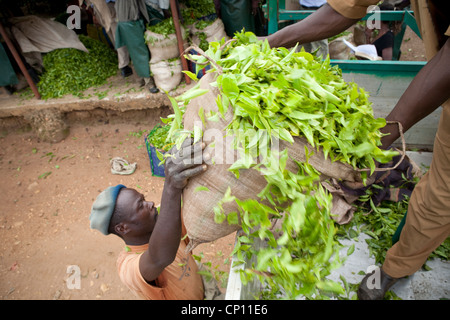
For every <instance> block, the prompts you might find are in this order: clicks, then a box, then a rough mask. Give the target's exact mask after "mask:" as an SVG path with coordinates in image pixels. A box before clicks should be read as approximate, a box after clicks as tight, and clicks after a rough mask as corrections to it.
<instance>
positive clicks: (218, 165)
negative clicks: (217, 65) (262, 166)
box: [182, 73, 360, 250]
mask: <svg viewBox="0 0 450 320" xmlns="http://www.w3.org/2000/svg"><path fill="white" fill-rule="evenodd" d="M214 77H215V74H214V73H207V74H206V75H205V76H204V77H202V78H201V80H200V88H202V89H209V92H208V93H206V94H204V95H202V96H199V97H197V98H194V99H192V100H191V101H190V103H189V105H188V106H187V107H186V113H185V115H184V127H185V129H187V130H193V128H194V125H196V126H198V127H201V128H202V130H203V133H204V136H203V142H205V143H206V148H205V150H204V152H207V153H210V154H211V161H209V162H207V163H208V170H207V171H206V172H205V173H203V174H201V175H200V176H197V177H194V178H191V179H190V180H189V182H188V185H187V186H186V188H185V189H184V191H183V209H182V210H183V221H184V225H185V227H186V231H187V234H188V237H189V239H190V243H189V246H188V248H187V250H192V249H193V248H195V247H196V246H197V245H198V244H200V243H204V242H211V241H214V240H217V239H219V238H221V237H224V236H226V235H228V234H231V233H233V232H234V231H236V230H239V229H240V226H239V225H230V224H228V223H227V222H226V221H224V222H223V223H221V224H217V223H215V222H214V211H213V208H214V207H215V206H216V205H217V203H218V202H219V201H220V200H221V199H222V198H223V195H224V194H225V192H226V190H227V189H228V187H230V188H231V194H232V195H234V196H236V197H238V198H239V199H241V200H245V199H257V195H258V193H259V192H260V191H261V190H262V189H263V188H264V187H265V186H266V184H267V182H266V180H265V178H264V176H263V175H261V174H260V173H259V172H258V171H256V170H254V169H247V170H240V177H239V179H236V177H235V175H234V174H233V173H232V172H230V171H228V168H229V167H230V166H231V164H232V163H233V162H232V159H235V160H236V159H237V153H236V151H235V150H234V149H233V148H232V147H231V143H232V140H233V138H232V137H226V136H225V128H226V126H227V125H228V124H229V123H230V122H231V121H232V119H233V111H232V108H231V107H229V108H228V112H227V113H226V115H225V117H224V119H220V120H219V121H218V122H213V121H208V120H206V121H205V125H203V124H202V121H201V119H200V116H199V110H200V108H203V111H204V114H205V115H208V114H209V113H210V111H211V110H212V111H215V112H218V107H217V105H216V103H215V101H216V97H217V95H218V94H219V91H218V89H217V88H215V87H212V86H210V83H211V82H213V81H215V79H214ZM212 142H214V143H213V144H212ZM305 145H308V143H307V142H306V140H305V139H302V138H295V143H294V144H293V145H291V144H289V143H287V142H286V143H284V142H283V143H281V144H280V150H284V148H288V153H289V155H290V157H292V158H294V159H296V160H298V161H305V148H304V146H305ZM309 150H310V151H311V150H314V149H313V147H312V146H310V145H309ZM212 160H214V161H215V163H214V164H213V162H212ZM230 160H231V162H230ZM309 163H310V164H311V165H313V166H314V167H315V168H316V169H317V170H319V171H320V172H321V173H322V174H323V175H324V176H327V177H333V178H336V179H338V180H340V179H343V180H347V181H360V174H359V173H358V172H356V171H354V170H353V168H352V167H351V166H349V165H346V164H343V163H341V162H331V161H330V160H329V159H324V157H323V155H322V154H321V153H320V152H317V151H315V152H314V155H312V156H311V157H310V158H309ZM287 168H288V169H289V170H291V171H293V172H297V170H298V166H297V164H296V163H295V162H294V161H293V160H290V159H289V160H288V162H287ZM199 186H204V187H207V188H208V189H209V191H198V190H197V191H196V188H197V187H199ZM223 209H224V211H225V214H227V213H230V212H237V213H239V210H238V206H237V205H236V203H235V202H229V203H225V204H224V205H223Z"/></svg>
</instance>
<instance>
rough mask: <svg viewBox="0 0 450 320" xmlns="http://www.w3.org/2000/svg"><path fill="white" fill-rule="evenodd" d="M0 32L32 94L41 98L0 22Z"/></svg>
mask: <svg viewBox="0 0 450 320" xmlns="http://www.w3.org/2000/svg"><path fill="white" fill-rule="evenodd" d="M0 33H1V35H2V37H3V39H5V42H6V45H7V46H8V48H9V50H10V51H11V53H12V55H13V56H14V59H15V60H16V62H17V64H18V65H19V68H20V70H21V71H22V73H23V75H24V76H25V79H26V80H27V82H28V85H29V86H30V88H31V90H33V93H34V96H35V97H36V98H37V99H41V95H40V94H39V91H38V89H37V87H36V85H35V84H34V82H33V79H31V76H30V74H29V73H28V71H27V68H25V65H24V64H23V62H22V59H21V58H20V56H19V53H18V52H17V50H16V48H15V47H14V45H13V43H12V42H11V40H10V39H9V37H8V35H7V34H6V31H5V29H4V28H3V25H2V23H1V22H0Z"/></svg>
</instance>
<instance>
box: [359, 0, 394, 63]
mask: <svg viewBox="0 0 450 320" xmlns="http://www.w3.org/2000/svg"><path fill="white" fill-rule="evenodd" d="M379 7H380V10H382V11H383V10H394V6H393V5H392V4H390V3H382V4H381V5H380V6H379ZM380 22H381V28H380V29H377V31H378V34H377V35H376V36H375V37H374V38H372V34H373V31H374V30H373V29H369V28H366V40H367V43H371V44H373V45H374V46H375V47H376V48H377V54H378V56H379V57H381V58H383V60H392V52H393V47H394V33H393V32H392V30H391V26H390V23H389V21H380Z"/></svg>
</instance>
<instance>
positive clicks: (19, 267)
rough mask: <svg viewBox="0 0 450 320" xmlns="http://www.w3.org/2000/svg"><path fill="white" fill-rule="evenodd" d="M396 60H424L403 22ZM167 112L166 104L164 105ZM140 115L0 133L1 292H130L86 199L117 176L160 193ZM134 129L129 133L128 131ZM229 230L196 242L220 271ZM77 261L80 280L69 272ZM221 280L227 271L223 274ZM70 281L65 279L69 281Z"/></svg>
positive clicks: (116, 242)
mask: <svg viewBox="0 0 450 320" xmlns="http://www.w3.org/2000/svg"><path fill="white" fill-rule="evenodd" d="M404 40H405V41H404V43H403V45H402V59H401V60H425V58H424V50H423V45H422V42H421V41H420V39H419V38H417V36H415V34H413V33H412V32H411V30H410V29H409V28H408V29H407V32H406V34H405V37H404ZM164 112H166V113H171V112H170V111H169V110H165V111H163V113H164ZM147 120H149V121H148V122H147V123H146V124H145V125H144V124H142V122H138V121H135V122H127V123H123V122H122V123H120V122H117V123H112V122H108V121H101V122H99V121H96V122H95V123H93V124H89V125H83V124H81V123H80V124H76V125H72V126H71V128H70V135H69V136H68V137H67V138H66V139H65V140H63V141H61V142H59V143H54V144H51V143H46V142H41V141H39V140H38V139H37V138H36V137H35V135H34V134H33V133H32V132H24V131H21V130H17V131H9V132H2V134H1V135H0V177H1V179H2V183H1V184H0V197H1V198H0V199H1V203H2V205H1V209H0V239H1V243H0V246H1V247H0V298H1V299H5V300H18V299H45V300H47V299H66V300H73V299H89V300H95V299H105V300H109V299H135V298H136V297H135V296H134V294H132V293H131V292H130V291H129V290H128V289H127V288H126V287H125V286H124V285H123V284H122V283H121V282H120V279H119V277H118V275H117V271H116V267H115V263H116V257H117V254H118V253H119V252H120V251H121V250H123V248H124V243H123V242H122V240H120V239H119V238H117V237H115V236H112V235H110V236H107V237H105V236H103V235H102V234H100V233H99V232H97V231H92V230H90V228H89V220H88V216H89V213H90V209H91V205H92V203H93V201H94V200H95V198H96V196H97V195H98V193H99V192H101V191H102V190H103V189H105V188H106V187H108V186H111V185H116V184H119V183H122V184H124V185H126V186H128V187H133V188H136V189H138V190H139V191H140V192H142V193H143V194H144V195H145V196H146V198H147V199H151V200H155V201H156V202H158V201H159V199H160V197H161V192H162V186H163V183H164V179H163V178H159V177H153V176H152V174H151V169H150V164H149V158H148V154H147V150H146V147H145V141H144V136H143V135H142V136H141V137H137V134H138V133H140V132H142V131H143V130H149V129H151V128H152V127H153V126H154V125H155V124H156V123H158V121H159V115H158V116H155V117H154V118H153V119H147ZM133 133H134V134H133ZM116 156H117V157H122V158H124V159H126V160H127V161H129V162H130V163H134V162H136V163H137V170H136V172H135V173H133V174H132V175H128V176H121V175H113V174H112V173H111V172H110V159H111V158H113V157H116ZM233 244H234V234H232V235H230V236H228V237H225V238H222V239H220V240H218V241H216V242H213V243H209V244H203V245H201V246H199V247H198V248H197V249H195V251H194V253H195V254H197V255H200V254H203V256H204V258H203V260H202V261H203V262H208V261H210V262H211V263H212V266H213V268H215V267H216V266H217V269H215V270H216V274H218V275H219V276H220V277H221V279H223V276H226V273H227V272H228V271H229V268H230V263H229V259H228V258H229V254H230V252H231V250H232V249H233ZM70 266H75V268H77V267H78V268H79V269H78V270H79V271H80V274H81V282H80V288H69V287H68V286H67V283H68V282H66V280H67V279H71V278H70V277H71V276H72V275H74V273H72V272H71V269H68V268H69V267H70ZM225 280H226V279H225ZM69 283H70V282H69Z"/></svg>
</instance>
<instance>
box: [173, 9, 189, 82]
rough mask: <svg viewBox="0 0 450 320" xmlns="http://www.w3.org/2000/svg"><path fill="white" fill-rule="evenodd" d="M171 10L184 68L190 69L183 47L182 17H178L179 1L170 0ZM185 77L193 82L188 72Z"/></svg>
mask: <svg viewBox="0 0 450 320" xmlns="http://www.w3.org/2000/svg"><path fill="white" fill-rule="evenodd" d="M170 10H171V11H172V18H173V24H174V25H175V32H176V36H177V42H178V50H179V51H180V58H181V64H182V66H183V70H185V71H188V70H189V69H188V64H187V61H186V58H185V57H184V55H183V52H184V47H183V36H182V35H181V29H180V19H179V17H178V1H177V0H170ZM184 79H185V80H186V83H187V84H190V83H191V78H189V76H188V75H187V74H184Z"/></svg>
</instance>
